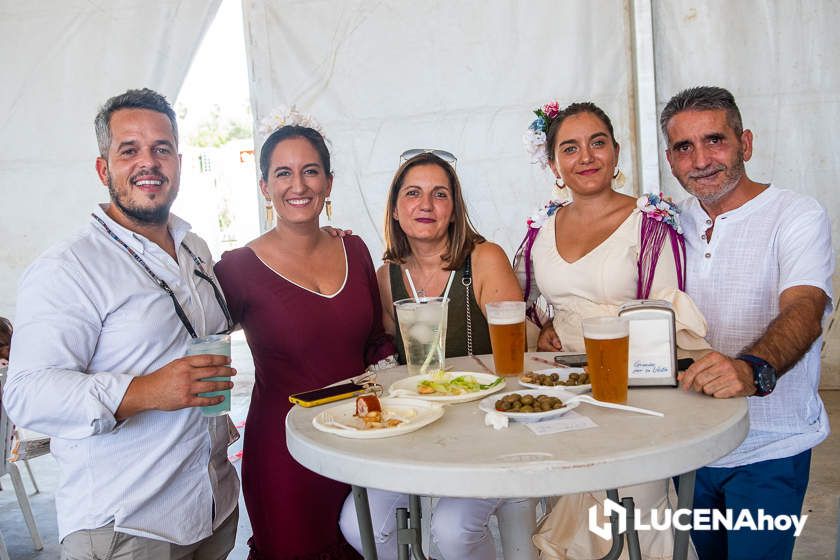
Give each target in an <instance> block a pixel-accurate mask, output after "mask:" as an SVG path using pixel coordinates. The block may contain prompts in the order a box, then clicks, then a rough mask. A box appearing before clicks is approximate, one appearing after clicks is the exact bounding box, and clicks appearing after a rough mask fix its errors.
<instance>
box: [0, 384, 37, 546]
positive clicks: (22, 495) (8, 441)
mask: <svg viewBox="0 0 840 560" xmlns="http://www.w3.org/2000/svg"><path fill="white" fill-rule="evenodd" d="M5 381H6V368H0V399H2V390H3V384H4V382H5ZM0 402H2V400H0ZM13 432H14V425H12V421H11V420H10V419H9V416H8V415H7V414H6V409H5V408H4V407H2V406H0V443H2V446H3V455H2V457H0V459H2V461H0V477H2V476H3V475H6V474H8V475H9V476H10V477H11V479H12V486H13V487H14V489H15V495H16V496H17V500H18V504H19V505H20V510H21V512H22V513H23V519H24V521H26V526H27V528H29V535H30V536H31V537H32V543H33V544H34V545H35V550H42V549H43V548H44V541H42V540H41V535H40V533H38V526H37V525H36V524H35V516H34V515H33V514H32V507H31V506H30V505H29V496H27V495H26V488H24V486H23V479H22V478H21V476H20V469H18V466H17V465H16V464H15V463H10V462H9V457H10V456H11V452H12V434H13ZM0 560H9V555H8V552H7V550H6V545H5V542H3V536H2V534H0Z"/></svg>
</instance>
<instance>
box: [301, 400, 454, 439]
mask: <svg viewBox="0 0 840 560" xmlns="http://www.w3.org/2000/svg"><path fill="white" fill-rule="evenodd" d="M379 400H380V402H381V403H382V411H383V413H384V414H385V415H386V418H387V415H389V414H390V415H394V416H395V417H398V418H400V419H402V420H403V422H402V423H401V424H399V425H397V426H394V427H392V428H372V429H368V430H366V429H364V422H363V421H362V420H361V419H359V418H357V417H355V416H354V414H355V413H356V401H355V400H353V401H351V402H346V403H344V404H340V405H338V406H334V407H332V408H328V409H327V410H324V411H323V412H321V413H319V414H318V415H317V416H315V417H314V418H313V419H312V425H313V426H314V427H315V429H316V430H320V431H322V432H326V433H329V434H335V435H337V436H341V437H346V438H353V439H377V438H387V437H394V436H399V435H402V434H407V433H410V432H413V431H415V430H419V429H420V428H422V427H423V426H427V425H429V424H431V423H432V422H434V421H435V420H437V419H438V418H440V417H441V416H443V406H442V405H440V404H437V403H433V402H429V401H424V400H419V399H400V398H391V397H385V398H382V399H379Z"/></svg>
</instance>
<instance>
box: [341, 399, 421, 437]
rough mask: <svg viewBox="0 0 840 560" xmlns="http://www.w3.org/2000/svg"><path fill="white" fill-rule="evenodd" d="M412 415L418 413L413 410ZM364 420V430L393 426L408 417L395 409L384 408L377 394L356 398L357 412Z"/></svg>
mask: <svg viewBox="0 0 840 560" xmlns="http://www.w3.org/2000/svg"><path fill="white" fill-rule="evenodd" d="M410 412H411V415H414V414H416V412H415V411H413V410H411V411H410ZM354 416H356V417H357V418H359V419H360V420H361V421H362V422H363V424H364V425H363V426H362V429H363V430H377V429H381V428H393V427H395V426H399V425H400V424H402V423H403V422H406V421H407V420H408V418H406V417H403V416H400V415H398V414H397V413H396V412H394V411H390V410H383V409H382V403H381V402H380V401H379V397H377V396H376V395H362V396H361V397H357V398H356V414H354Z"/></svg>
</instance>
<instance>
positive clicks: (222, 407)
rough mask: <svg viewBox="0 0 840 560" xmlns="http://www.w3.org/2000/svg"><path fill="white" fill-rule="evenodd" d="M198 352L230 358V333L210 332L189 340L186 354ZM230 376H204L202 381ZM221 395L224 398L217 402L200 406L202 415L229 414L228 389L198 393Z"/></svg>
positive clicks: (218, 379)
mask: <svg viewBox="0 0 840 560" xmlns="http://www.w3.org/2000/svg"><path fill="white" fill-rule="evenodd" d="M200 354H218V355H220V356H227V357H228V358H230V335H227V334H211V335H208V336H202V337H199V338H193V339H192V340H190V344H189V346H188V347H187V356H197V355H200ZM230 380H231V378H230V377H205V378H204V379H203V381H230ZM219 395H222V396H224V397H225V400H223V401H222V402H220V403H219V404H214V405H211V406H202V407H201V413H202V414H203V415H204V416H221V415H222V414H230V389H225V390H224V391H211V392H209V393H199V394H198V396H199V397H216V396H219Z"/></svg>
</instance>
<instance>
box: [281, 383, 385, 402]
mask: <svg viewBox="0 0 840 560" xmlns="http://www.w3.org/2000/svg"><path fill="white" fill-rule="evenodd" d="M367 391H369V388H367V387H364V386H362V385H359V384H358V383H352V382H350V383H342V384H340V385H332V386H330V387H324V388H323V389H315V390H314V391H304V392H303V393H295V394H294V395H289V401H291V402H293V403H294V404H299V405H300V406H305V407H310V406H318V405H319V404H326V403H330V402H333V401H340V400H342V399H349V398H352V397H358V396H359V395H361V394H362V393H365V392H367Z"/></svg>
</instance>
